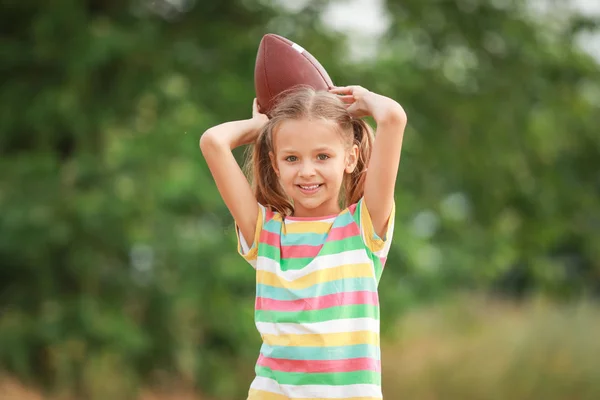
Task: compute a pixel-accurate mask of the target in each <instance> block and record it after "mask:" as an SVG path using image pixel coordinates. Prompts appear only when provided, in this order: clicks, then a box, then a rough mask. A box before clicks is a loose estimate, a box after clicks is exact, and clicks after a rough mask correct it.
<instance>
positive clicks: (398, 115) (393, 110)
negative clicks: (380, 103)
mask: <svg viewBox="0 0 600 400" xmlns="http://www.w3.org/2000/svg"><path fill="white" fill-rule="evenodd" d="M407 121H408V117H407V116H406V112H405V111H404V108H402V106H401V105H400V104H395V105H394V106H393V107H389V108H388V109H387V110H386V111H385V113H384V114H383V115H382V117H381V120H380V121H379V123H382V124H384V125H394V126H401V127H402V128H404V127H405V126H406V123H407ZM379 123H378V125H379Z"/></svg>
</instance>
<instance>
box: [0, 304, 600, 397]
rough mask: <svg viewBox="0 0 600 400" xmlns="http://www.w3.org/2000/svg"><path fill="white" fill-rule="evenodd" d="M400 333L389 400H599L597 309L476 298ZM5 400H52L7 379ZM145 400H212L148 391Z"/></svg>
mask: <svg viewBox="0 0 600 400" xmlns="http://www.w3.org/2000/svg"><path fill="white" fill-rule="evenodd" d="M397 332H398V333H397V335H396V337H395V338H391V339H386V340H385V341H384V343H382V360H383V361H382V363H383V364H382V367H383V388H384V396H385V399H386V400H396V399H417V400H437V399H440V400H442V399H443V400H454V399H456V400H458V399H460V400H479V399H482V400H484V399H485V400H501V399H502V400H506V399H511V400H530V399H544V400H559V399H560V400H588V399H589V400H592V399H594V400H596V399H600V306H598V305H596V306H594V305H592V304H591V303H579V304H576V305H562V306H558V305H556V304H551V303H547V302H544V301H531V302H528V303H525V304H520V305H516V304H512V303H508V302H500V301H490V300H489V299H484V298H479V297H473V296H469V297H462V298H458V299H455V300H453V301H448V302H446V303H443V304H442V303H438V304H435V305H433V306H430V307H424V308H419V309H415V310H413V311H412V312H410V313H409V314H407V315H406V316H405V317H404V318H403V319H402V321H401V323H400V324H399V327H398V331H397ZM251 367H252V366H250V367H248V368H249V369H251ZM0 399H3V400H44V399H45V398H44V397H43V396H42V395H40V394H39V392H38V391H35V390H32V389H31V388H26V387H23V386H22V385H20V384H19V383H18V382H17V381H15V380H13V379H5V380H3V381H2V380H0ZM63 399H64V400H67V399H68V398H67V397H64V398H63V397H61V398H53V399H52V400H63ZM68 400H73V399H68ZM138 400H207V399H206V398H204V397H201V396H199V395H198V394H197V393H194V392H193V391H186V390H181V391H178V390H173V391H169V392H167V393H165V392H156V391H148V390H145V391H142V394H141V395H140V396H139V397H138ZM213 400H216V399H213Z"/></svg>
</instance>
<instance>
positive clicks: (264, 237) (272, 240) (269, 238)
mask: <svg viewBox="0 0 600 400" xmlns="http://www.w3.org/2000/svg"><path fill="white" fill-rule="evenodd" d="M259 242H260V243H264V244H268V245H271V246H274V247H279V235H278V234H276V233H273V232H269V231H265V230H263V231H262V232H261V233H260V238H259Z"/></svg>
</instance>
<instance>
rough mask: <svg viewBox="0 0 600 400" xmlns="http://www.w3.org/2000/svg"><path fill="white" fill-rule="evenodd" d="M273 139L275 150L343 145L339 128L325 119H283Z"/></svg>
mask: <svg viewBox="0 0 600 400" xmlns="http://www.w3.org/2000/svg"><path fill="white" fill-rule="evenodd" d="M273 139H274V144H275V148H276V150H287V149H290V148H291V149H298V150H300V149H302V150H309V149H311V148H322V147H332V148H336V147H342V148H343V147H344V141H343V137H342V134H341V132H340V129H339V128H338V127H337V125H336V124H335V123H334V122H330V121H326V120H290V121H284V122H282V123H281V125H280V126H279V128H278V129H277V130H276V132H275V136H274V138H273Z"/></svg>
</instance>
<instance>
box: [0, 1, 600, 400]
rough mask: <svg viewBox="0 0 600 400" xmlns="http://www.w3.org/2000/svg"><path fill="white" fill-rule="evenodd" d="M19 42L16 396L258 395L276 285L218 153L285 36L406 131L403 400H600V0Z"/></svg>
mask: <svg viewBox="0 0 600 400" xmlns="http://www.w3.org/2000/svg"><path fill="white" fill-rule="evenodd" d="M0 21H1V22H2V23H1V24H0V31H1V32H2V34H1V35H0V48H1V50H2V51H0V68H1V71H2V85H1V86H0V100H1V101H2V107H1V108H0V211H1V212H0V398H1V399H3V400H4V399H10V400H13V399H24V400H34V399H35V400H38V399H91V400H100V399H115V400H120V399H142V400H166V399H169V400H184V399H185V400H208V399H210V400H233V399H245V398H246V397H245V395H246V393H247V390H248V386H249V384H250V382H251V380H252V378H253V369H254V363H255V361H256V358H257V356H258V351H259V346H260V336H259V334H258V333H257V331H256V329H255V327H254V322H253V307H254V274H253V270H252V269H251V268H250V267H249V266H248V265H247V264H246V263H245V261H244V260H243V259H242V258H241V257H239V256H238V255H237V254H236V252H235V244H236V240H235V233H234V230H233V224H232V219H231V217H230V215H229V214H228V211H227V209H226V207H225V205H224V204H223V202H222V200H221V198H220V197H219V195H218V193H217V189H216V187H215V185H214V182H213V180H212V178H211V176H210V174H209V171H208V169H207V167H206V164H205V162H204V160H203V158H202V156H201V154H200V151H199V149H198V140H199V137H200V135H201V134H202V133H203V132H204V130H205V129H207V128H208V127H210V126H212V125H215V124H218V123H221V122H223V121H226V120H232V119H243V118H248V117H249V116H250V115H251V105H252V99H253V97H254V86H253V74H254V62H255V57H256V51H257V49H258V44H259V42H260V39H261V38H262V36H263V35H264V34H265V33H277V34H280V35H283V36H286V37H288V38H289V39H291V40H293V41H295V42H297V43H298V44H300V45H301V46H303V47H304V48H306V49H307V50H308V51H310V52H311V53H312V54H313V55H314V56H315V57H316V58H317V59H318V60H319V61H321V63H322V64H323V65H324V66H325V67H326V69H327V70H328V72H329V74H330V75H331V77H332V78H333V81H334V83H336V84H337V85H347V84H359V85H362V86H365V87H367V88H369V89H371V90H373V91H377V92H380V93H382V94H384V95H387V96H390V97H393V98H394V99H397V100H398V101H399V102H400V103H401V104H402V105H403V106H404V107H405V109H406V110H407V113H408V115H409V127H408V128H407V132H406V136H405V145H404V149H403V153H402V161H401V166H400V171H399V178H398V182H397V192H396V203H397V216H396V218H397V221H398V222H397V224H396V231H395V236H394V242H393V246H392V249H391V252H390V255H389V259H388V263H387V266H386V270H385V273H384V275H383V278H382V281H381V284H380V297H381V307H382V324H383V325H382V329H383V339H382V340H383V347H382V352H383V388H384V394H385V397H386V398H387V399H390V400H394V399H426V400H429V399H431V400H433V399H450V400H453V399H466V400H469V399H493V400H496V399H498V400H500V399H514V400H520V399H547V400H554V399H581V400H583V399H599V398H600V305H599V301H598V300H599V297H600V64H599V62H600V39H599V37H600V36H599V35H600V30H599V29H598V28H599V26H600V2H598V1H597V0H579V1H569V0H562V1H543V0H535V1H534V0H428V1H424V0H361V1H333V0H331V1H327V0H318V1H317V0H312V1H311V0H302V1H291V0H290V1H283V0H219V1H216V0H215V1H210V0H203V1H200V0H198V1H194V0H102V1H101V0H88V1H73V0H55V1H52V2H41V1H38V2H35V1H17V0H7V1H5V2H4V3H3V6H2V13H1V14H0ZM243 155H244V154H243V150H240V151H237V152H236V156H238V157H240V160H241V159H242V157H243Z"/></svg>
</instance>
